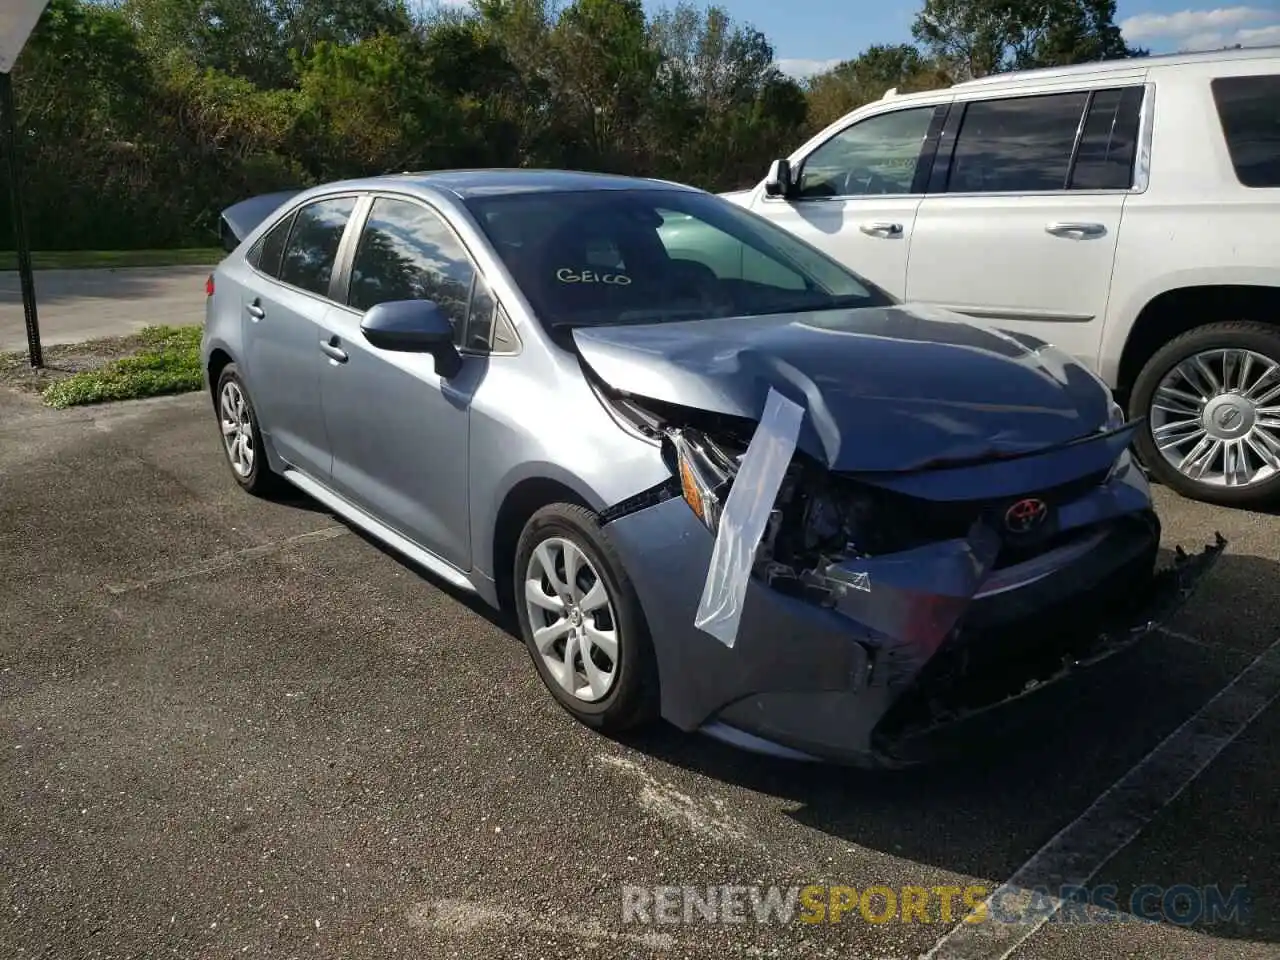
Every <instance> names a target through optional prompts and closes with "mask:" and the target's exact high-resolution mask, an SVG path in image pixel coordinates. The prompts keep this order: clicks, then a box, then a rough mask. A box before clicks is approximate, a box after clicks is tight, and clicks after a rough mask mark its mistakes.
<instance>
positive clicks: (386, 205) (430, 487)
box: [321, 197, 486, 571]
mask: <svg viewBox="0 0 1280 960" xmlns="http://www.w3.org/2000/svg"><path fill="white" fill-rule="evenodd" d="M477 283H478V284H483V279H482V278H481V277H480V276H479V274H478V272H477V271H476V269H475V267H474V266H473V264H472V262H471V259H470V257H469V256H468V255H467V252H466V249H465V248H464V247H463V246H462V243H461V241H459V240H458V238H457V236H456V235H455V234H454V233H453V231H452V230H451V229H450V228H449V227H448V225H447V224H446V223H445V222H444V220H442V219H441V217H440V216H439V215H438V214H437V213H436V212H435V211H433V210H431V209H430V208H429V207H427V206H426V205H425V204H422V203H420V202H418V201H413V200H407V199H401V198H396V197H378V198H377V199H375V200H374V202H373V205H372V207H371V208H370V211H369V216H368V218H367V220H366V221H365V223H364V226H363V229H362V230H361V233H360V238H359V240H358V242H357V246H356V250H355V255H354V259H353V261H352V267H351V279H350V285H349V289H348V291H347V295H346V305H344V306H335V307H333V308H332V310H331V311H330V312H329V314H328V315H327V316H326V317H325V321H324V326H325V331H324V333H325V336H326V337H327V338H328V340H327V343H328V344H329V345H330V346H331V348H332V350H333V354H332V356H331V357H330V360H329V365H328V369H327V370H326V371H325V376H324V378H323V384H322V387H321V392H322V399H323V405H324V411H325V423H326V426H327V431H328V435H329V442H330V447H331V449H332V451H333V469H332V473H331V479H330V485H331V486H332V487H333V489H334V490H335V491H336V492H338V493H339V494H340V495H341V496H343V497H345V498H346V499H348V500H350V501H351V502H352V503H354V504H355V505H356V506H358V507H360V508H361V509H363V510H365V511H366V512H368V513H370V514H372V515H373V516H374V517H376V518H377V519H378V520H380V521H381V522H382V523H384V524H386V525H387V526H389V527H391V528H392V529H394V530H395V531H396V532H397V533H399V534H401V535H402V536H404V537H407V538H408V539H410V540H412V541H413V542H414V543H416V544H417V545H418V546H420V547H423V548H424V549H426V550H428V551H430V552H431V553H433V554H435V555H436V556H438V557H440V558H441V559H443V560H445V561H447V562H448V563H450V564H452V565H453V566H454V567H457V568H458V569H460V570H464V571H465V570H469V569H470V566H471V536H470V501H469V496H468V468H469V463H470V457H469V451H468V445H469V423H470V415H471V395H472V394H473V392H474V390H475V388H476V386H477V385H478V383H479V381H480V379H481V378H482V377H483V376H484V372H485V368H486V366H485V365H486V361H485V358H484V357H481V356H468V355H464V359H463V364H462V370H461V372H459V373H458V374H457V375H456V376H454V377H453V378H451V379H448V380H446V379H445V378H443V377H441V376H440V375H439V374H438V373H437V372H436V370H435V363H434V361H433V359H432V357H431V356H430V355H429V354H423V353H399V352H395V351H389V350H381V349H379V348H377V347H374V346H373V345H372V344H370V343H369V342H368V341H367V340H366V339H365V338H364V336H363V334H362V333H361V332H360V319H361V317H362V316H363V314H364V312H365V311H366V310H368V309H369V308H370V307H372V306H374V305H375V304H378V303H385V302H389V301H394V300H410V299H424V300H432V301H434V302H435V303H437V304H439V305H440V307H441V308H442V309H444V310H445V312H446V313H448V314H449V316H450V319H451V320H452V321H453V323H454V329H455V331H456V332H457V342H458V343H461V336H462V331H463V330H464V329H465V323H466V317H467V310H468V304H469V302H470V300H471V297H472V289H473V286H474V285H475V284H477Z"/></svg>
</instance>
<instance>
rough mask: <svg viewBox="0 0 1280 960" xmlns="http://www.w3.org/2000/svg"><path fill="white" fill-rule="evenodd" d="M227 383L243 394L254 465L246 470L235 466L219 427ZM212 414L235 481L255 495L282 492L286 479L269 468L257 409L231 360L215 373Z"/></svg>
mask: <svg viewBox="0 0 1280 960" xmlns="http://www.w3.org/2000/svg"><path fill="white" fill-rule="evenodd" d="M228 383H233V384H235V386H236V388H237V389H238V390H239V391H240V395H241V396H242V397H243V398H244V405H245V413H246V419H247V421H248V426H249V437H250V438H251V442H252V445H253V465H252V467H251V468H250V469H249V470H248V472H247V473H241V472H240V471H239V470H238V469H237V468H236V466H235V464H234V462H233V460H232V455H231V451H230V450H229V449H228V446H227V442H226V439H225V435H224V434H223V431H222V399H223V392H224V391H225V390H226V387H227V384H228ZM213 414H214V417H215V418H216V419H217V421H218V427H219V429H218V439H219V441H220V442H221V446H222V454H223V457H224V459H225V460H226V463H227V469H228V470H230V471H231V476H232V477H233V478H235V481H236V483H238V484H240V486H241V487H242V488H243V489H244V490H246V491H248V492H249V493H251V494H253V495H254V496H255V497H273V496H276V495H278V494H280V493H282V492H283V491H284V488H285V482H284V480H283V479H282V478H281V477H280V476H279V475H277V474H275V473H272V472H271V466H270V464H269V463H267V453H266V448H265V447H264V446H263V443H262V431H261V429H260V428H259V427H258V413H257V411H256V410H255V409H254V407H253V399H252V398H251V397H250V396H249V388H248V387H247V386H245V383H244V380H243V379H241V377H240V371H239V370H238V369H237V368H236V365H235V364H234V363H228V364H227V365H226V366H225V367H223V368H222V372H221V373H219V374H218V382H217V384H216V386H215V387H214V392H213Z"/></svg>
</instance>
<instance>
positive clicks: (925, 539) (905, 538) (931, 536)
mask: <svg viewBox="0 0 1280 960" xmlns="http://www.w3.org/2000/svg"><path fill="white" fill-rule="evenodd" d="M1106 478H1107V471H1105V470H1101V471H1096V472H1093V473H1089V474H1085V475H1084V476H1082V477H1077V478H1075V479H1073V480H1070V481H1068V482H1066V483H1061V484H1057V485H1055V486H1052V487H1046V488H1043V489H1039V490H1027V491H1025V492H1023V493H1020V494H1018V495H1017V496H1014V497H1001V498H996V499H984V500H928V499H925V498H923V497H913V496H909V495H907V494H903V493H897V492H895V491H891V490H883V489H879V488H875V487H868V486H866V485H864V484H858V491H859V493H860V494H862V495H865V496H867V497H869V498H870V500H871V501H872V503H871V505H870V507H869V512H870V513H872V514H873V516H874V517H875V526H876V530H877V540H878V541H879V542H878V543H877V544H876V545H875V549H874V550H871V551H868V552H873V553H876V554H885V553H897V552H899V551H902V550H910V549H912V548H915V547H922V546H925V545H927V544H930V543H937V542H939V541H941V540H957V539H963V538H965V537H967V536H968V535H969V532H970V531H971V530H972V529H973V525H974V523H976V522H977V521H978V520H980V519H983V518H985V519H986V520H987V522H988V523H989V524H990V526H991V528H992V529H993V530H996V531H997V532H999V533H1000V534H1001V535H1002V537H1004V538H1005V546H1004V549H1002V551H1001V556H1000V557H999V559H998V560H997V563H996V566H997V567H1002V566H1009V565H1011V564H1013V563H1021V562H1023V561H1025V560H1028V559H1030V558H1031V557H1034V556H1036V555H1038V554H1040V553H1043V552H1044V551H1046V550H1048V549H1051V548H1052V546H1053V545H1054V544H1055V542H1057V537H1058V527H1057V522H1056V516H1057V511H1058V509H1059V508H1060V507H1061V506H1062V505H1063V504H1067V503H1070V502H1072V501H1073V500H1078V499H1079V498H1080V497H1082V496H1084V495H1085V494H1087V493H1088V492H1089V491H1091V490H1093V489H1094V488H1095V487H1098V486H1099V485H1101V484H1102V483H1103V482H1104V481H1105V480H1106ZM1025 497H1037V498H1039V499H1041V500H1043V501H1044V502H1045V503H1046V504H1048V505H1049V517H1048V518H1047V520H1046V522H1045V523H1044V524H1043V525H1042V526H1041V527H1040V528H1039V529H1038V530H1037V531H1036V532H1035V533H1034V534H1032V535H1029V536H1022V537H1014V536H1012V535H1009V534H1008V533H1007V532H1006V531H1005V529H1004V524H1003V517H1004V513H1005V511H1006V510H1007V509H1008V508H1009V506H1010V505H1011V504H1013V503H1014V502H1016V501H1018V500H1021V499H1023V498H1025ZM1006 553H1007V554H1008V557H1006V556H1005V554H1006Z"/></svg>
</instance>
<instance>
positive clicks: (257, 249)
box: [249, 213, 294, 278]
mask: <svg viewBox="0 0 1280 960" xmlns="http://www.w3.org/2000/svg"><path fill="white" fill-rule="evenodd" d="M293 218H294V214H293V213H290V214H289V215H288V216H287V217H285V218H284V219H283V220H281V221H280V222H279V223H277V224H276V225H275V226H274V227H272V228H271V229H270V230H268V231H267V232H266V233H265V234H263V236H262V239H260V240H259V241H258V242H257V243H255V244H254V245H253V249H252V250H250V251H249V262H250V263H251V264H253V265H254V266H255V267H257V268H258V269H259V270H261V271H262V272H263V273H265V274H266V275H267V276H269V277H276V278H279V276H280V262H281V260H282V259H283V257H284V244H285V241H286V240H288V239H289V228H290V227H292V226H293Z"/></svg>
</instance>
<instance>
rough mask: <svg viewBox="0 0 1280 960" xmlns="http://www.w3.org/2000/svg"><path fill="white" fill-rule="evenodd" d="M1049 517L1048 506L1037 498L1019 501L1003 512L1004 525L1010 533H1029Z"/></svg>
mask: <svg viewBox="0 0 1280 960" xmlns="http://www.w3.org/2000/svg"><path fill="white" fill-rule="evenodd" d="M1048 515H1049V505H1048V504H1047V503H1045V502H1044V501H1043V500H1040V499H1038V498H1037V497H1027V498H1026V499H1025V500H1019V501H1018V502H1017V503H1015V504H1013V506H1011V507H1010V508H1009V509H1008V510H1006V511H1005V512H1004V525H1005V528H1006V529H1008V531H1009V532H1010V533H1030V532H1031V531H1032V530H1034V529H1036V527H1038V526H1040V524H1042V523H1044V518H1045V517H1047V516H1048Z"/></svg>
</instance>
